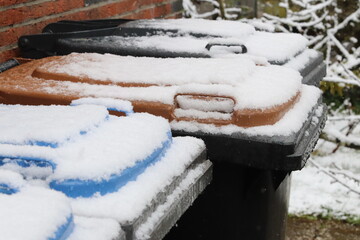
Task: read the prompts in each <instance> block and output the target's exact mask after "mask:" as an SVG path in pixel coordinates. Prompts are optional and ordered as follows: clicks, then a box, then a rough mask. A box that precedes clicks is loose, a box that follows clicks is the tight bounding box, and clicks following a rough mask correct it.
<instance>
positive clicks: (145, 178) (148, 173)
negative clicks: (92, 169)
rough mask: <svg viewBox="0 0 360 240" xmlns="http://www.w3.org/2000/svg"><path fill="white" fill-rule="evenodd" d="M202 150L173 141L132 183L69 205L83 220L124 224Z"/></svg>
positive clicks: (196, 143) (200, 145)
mask: <svg viewBox="0 0 360 240" xmlns="http://www.w3.org/2000/svg"><path fill="white" fill-rule="evenodd" d="M204 149H205V144H204V142H203V141H202V140H200V139H196V138H193V137H176V138H174V140H173V144H172V145H171V148H170V149H169V150H168V151H167V152H166V154H165V156H164V157H163V158H162V159H161V161H158V162H157V163H155V164H154V165H153V166H151V167H148V168H147V169H146V170H145V172H144V173H142V174H141V175H139V176H138V178H137V180H136V181H133V182H129V183H128V184H127V185H125V186H124V187H122V188H121V189H120V190H119V191H118V192H116V193H112V194H107V195H105V196H101V197H100V196H99V197H93V198H77V199H74V200H72V202H71V204H72V207H73V209H74V212H75V213H76V214H79V215H83V216H96V217H108V218H114V219H116V220H117V221H119V222H120V224H124V223H126V222H129V221H133V220H134V219H136V218H137V217H139V216H140V215H141V214H142V213H143V211H144V210H145V209H146V207H147V206H148V205H149V204H150V203H151V201H152V200H153V199H154V198H155V197H156V195H157V194H158V193H159V192H161V191H163V190H164V188H165V187H166V186H167V185H169V184H170V183H171V181H173V179H174V178H175V177H177V176H179V175H180V174H181V173H183V172H184V170H185V169H186V168H187V167H188V166H189V165H190V164H191V163H192V162H193V161H194V159H195V158H196V157H197V156H198V155H199V154H200V153H201V152H202V151H203V150H204Z"/></svg>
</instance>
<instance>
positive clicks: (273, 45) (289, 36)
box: [245, 32, 308, 63]
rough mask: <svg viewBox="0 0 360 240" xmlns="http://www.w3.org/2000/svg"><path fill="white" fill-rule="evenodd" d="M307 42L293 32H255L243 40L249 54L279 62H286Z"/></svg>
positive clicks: (300, 50) (305, 45) (301, 49)
mask: <svg viewBox="0 0 360 240" xmlns="http://www.w3.org/2000/svg"><path fill="white" fill-rule="evenodd" d="M307 44H308V40H307V39H306V38H305V37H303V36H301V35H300V34H294V33H268V32H256V33H254V34H253V35H250V36H249V37H248V38H247V39H246V41H245V46H246V47H247V49H248V53H249V54H251V55H255V56H262V57H265V58H266V59H268V60H269V61H272V62H279V63H283V62H286V61H287V60H289V59H291V58H292V57H294V56H295V55H296V54H298V53H300V52H302V51H303V50H304V49H305V48H306V47H307Z"/></svg>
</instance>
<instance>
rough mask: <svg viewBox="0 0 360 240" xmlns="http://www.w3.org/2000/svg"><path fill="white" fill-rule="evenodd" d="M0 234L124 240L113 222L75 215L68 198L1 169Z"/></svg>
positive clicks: (26, 238)
mask: <svg viewBox="0 0 360 240" xmlns="http://www.w3.org/2000/svg"><path fill="white" fill-rule="evenodd" d="M0 212H1V215H0V234H1V238H2V239H12V240H83V239H87V240H99V239H102V240H115V239H117V240H125V233H124V232H123V231H122V230H121V228H120V225H119V224H118V223H117V222H116V221H115V220H112V219H105V218H104V219H98V218H86V217H79V216H76V215H73V211H72V208H71V204H70V201H69V200H68V199H67V198H66V196H65V195H63V194H61V193H59V192H56V191H53V190H50V189H46V188H44V187H39V186H32V185H30V184H28V183H26V182H25V180H24V179H23V177H22V176H21V175H20V174H18V173H15V172H12V171H8V170H2V169H0Z"/></svg>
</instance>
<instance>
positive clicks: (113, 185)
mask: <svg viewBox="0 0 360 240" xmlns="http://www.w3.org/2000/svg"><path fill="white" fill-rule="evenodd" d="M168 137H169V138H168V140H167V141H166V142H164V143H163V145H162V146H161V147H160V148H158V149H155V150H154V151H153V152H152V153H151V154H150V155H149V156H148V157H147V158H145V159H143V160H142V161H139V162H137V163H136V165H134V166H133V167H130V168H127V169H125V170H124V171H122V172H121V173H120V174H113V175H112V176H110V177H109V179H106V180H102V181H90V180H79V179H67V180H64V181H52V182H50V187H51V188H52V189H54V190H57V191H61V192H63V193H65V194H66V195H67V196H69V197H72V198H76V197H91V196H92V195H94V194H95V193H99V194H100V195H105V194H108V193H112V192H115V191H118V190H119V189H120V188H121V187H123V186H124V185H125V184H127V183H128V182H129V181H134V180H135V179H136V177H137V176H138V175H140V174H141V173H142V172H144V171H145V169H146V168H147V167H148V166H149V165H151V164H154V163H155V162H157V161H159V160H160V159H161V158H162V157H163V155H164V153H165V152H166V150H167V149H168V148H169V147H170V145H171V138H172V137H171V133H168Z"/></svg>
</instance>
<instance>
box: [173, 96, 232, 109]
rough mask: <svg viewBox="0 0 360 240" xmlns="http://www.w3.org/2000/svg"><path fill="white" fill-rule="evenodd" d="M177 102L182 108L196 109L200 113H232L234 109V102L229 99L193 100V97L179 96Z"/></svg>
mask: <svg viewBox="0 0 360 240" xmlns="http://www.w3.org/2000/svg"><path fill="white" fill-rule="evenodd" d="M176 102H177V104H178V105H179V107H180V108H182V109H185V110H188V109H195V110H199V111H206V112H208V111H218V112H225V113H231V112H232V111H233V108H234V105H235V103H234V101H233V100H232V99H228V98H221V97H217V98H205V97H203V98H193V97H191V96H186V95H179V96H177V97H176Z"/></svg>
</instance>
